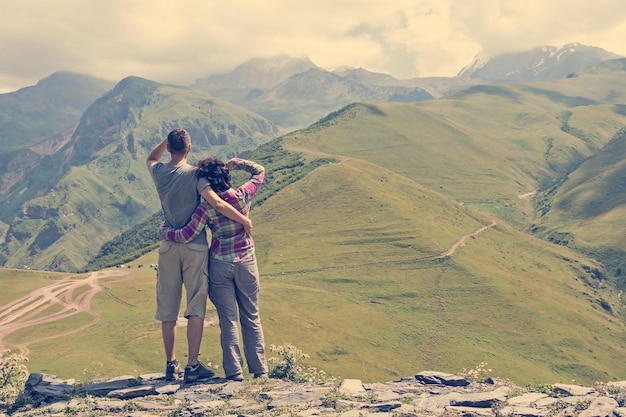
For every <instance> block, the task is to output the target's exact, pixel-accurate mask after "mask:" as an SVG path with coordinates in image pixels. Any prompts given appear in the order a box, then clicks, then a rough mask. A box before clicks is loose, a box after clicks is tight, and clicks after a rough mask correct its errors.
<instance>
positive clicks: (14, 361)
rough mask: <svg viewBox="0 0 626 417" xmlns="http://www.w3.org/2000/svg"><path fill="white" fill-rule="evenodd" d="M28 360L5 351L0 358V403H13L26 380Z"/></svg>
mask: <svg viewBox="0 0 626 417" xmlns="http://www.w3.org/2000/svg"><path fill="white" fill-rule="evenodd" d="M27 361H28V358H26V357H24V356H22V355H19V354H15V353H11V351H9V350H7V351H4V352H3V353H2V356H1V357H0V403H10V402H13V401H14V400H15V399H16V398H17V397H18V395H19V394H20V392H22V390H23V389H24V384H25V383H26V379H27V378H28V369H27V368H26V365H25V362H27Z"/></svg>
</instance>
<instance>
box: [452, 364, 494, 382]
mask: <svg viewBox="0 0 626 417" xmlns="http://www.w3.org/2000/svg"><path fill="white" fill-rule="evenodd" d="M490 373H491V369H487V362H481V363H479V364H478V366H477V367H476V368H474V369H465V368H463V370H462V371H461V372H460V373H459V374H460V375H461V376H462V377H464V378H466V379H467V380H468V381H472V382H484V381H485V380H486V379H487V378H488V377H489V374H490Z"/></svg>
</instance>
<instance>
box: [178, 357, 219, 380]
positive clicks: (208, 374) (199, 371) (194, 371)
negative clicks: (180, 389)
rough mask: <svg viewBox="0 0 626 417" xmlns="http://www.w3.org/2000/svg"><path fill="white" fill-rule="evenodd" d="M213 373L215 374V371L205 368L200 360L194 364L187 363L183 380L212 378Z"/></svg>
mask: <svg viewBox="0 0 626 417" xmlns="http://www.w3.org/2000/svg"><path fill="white" fill-rule="evenodd" d="M213 375H215V372H213V371H212V370H210V369H207V368H205V367H204V365H202V364H201V363H200V362H198V364H197V365H196V366H191V365H187V366H186V367H185V382H193V381H200V380H203V379H209V378H213Z"/></svg>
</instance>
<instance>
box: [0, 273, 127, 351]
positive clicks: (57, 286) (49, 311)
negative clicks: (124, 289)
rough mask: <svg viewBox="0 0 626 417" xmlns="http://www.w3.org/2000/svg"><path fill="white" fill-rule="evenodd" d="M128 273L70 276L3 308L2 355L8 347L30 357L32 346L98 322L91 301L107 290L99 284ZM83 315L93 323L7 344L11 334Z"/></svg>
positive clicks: (0, 319)
mask: <svg viewBox="0 0 626 417" xmlns="http://www.w3.org/2000/svg"><path fill="white" fill-rule="evenodd" d="M127 274H128V272H127V271H124V270H104V271H98V272H93V273H91V274H89V275H88V276H86V277H85V276H83V275H80V276H67V277H65V278H62V279H59V280H56V281H54V282H53V283H52V284H50V285H48V286H45V287H43V288H38V289H36V290H34V291H32V292H30V293H28V294H26V295H25V296H23V297H20V298H18V299H17V300H14V301H12V302H10V303H8V304H6V305H3V306H0V352H3V351H4V350H6V349H8V348H11V349H19V351H20V353H21V354H22V355H24V356H28V352H29V350H28V346H29V345H30V344H32V343H36V342H40V341H43V340H48V339H54V338H58V337H63V336H66V335H68V334H72V333H77V332H80V331H81V330H83V329H86V328H88V327H90V326H93V325H94V324H96V323H98V321H100V315H99V314H98V313H96V312H95V311H93V310H92V309H91V301H92V300H93V298H94V296H95V295H96V294H97V293H99V292H100V291H102V289H103V288H102V287H101V286H100V285H98V280H100V279H104V278H111V277H120V276H125V275H127ZM83 287H87V288H86V290H85V289H84V288H83ZM79 289H80V291H78V290H79ZM75 293H76V295H75ZM82 312H85V313H88V314H90V315H91V317H92V320H91V321H90V322H89V323H87V324H84V325H83V326H80V327H78V328H76V329H72V330H69V331H66V332H61V333H56V334H53V335H48V336H45V337H41V338H36V339H32V340H28V341H26V342H23V343H20V344H17V345H8V344H5V342H4V339H5V338H6V337H7V336H8V335H10V334H12V333H15V332H16V331H19V330H21V329H25V328H28V327H31V326H36V325H40V324H45V323H51V322H54V321H57V320H61V319H64V318H67V317H70V316H73V315H75V314H78V313H82Z"/></svg>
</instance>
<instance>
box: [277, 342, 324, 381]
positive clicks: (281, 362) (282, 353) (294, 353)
mask: <svg viewBox="0 0 626 417" xmlns="http://www.w3.org/2000/svg"><path fill="white" fill-rule="evenodd" d="M270 352H274V353H276V354H277V355H278V357H275V358H269V359H268V361H269V362H274V363H276V365H275V366H274V367H273V368H272V369H271V370H270V372H269V376H270V377H271V378H283V379H288V380H289V381H293V382H328V381H332V380H333V379H334V378H332V377H331V376H329V375H328V374H326V372H324V371H322V370H320V369H317V368H314V367H312V366H307V365H305V364H304V363H303V362H304V360H306V359H308V358H309V355H307V354H306V353H302V351H301V350H300V349H298V348H297V347H295V346H294V345H292V344H290V343H288V344H286V345H281V346H275V345H270Z"/></svg>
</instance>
